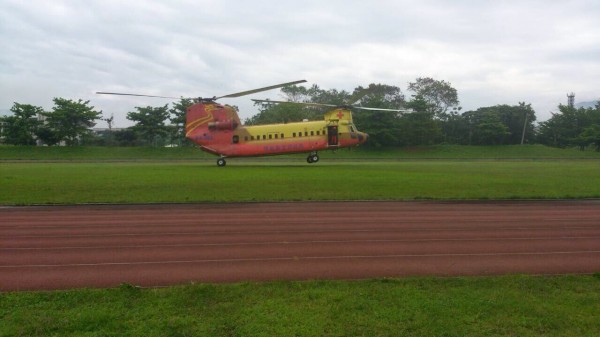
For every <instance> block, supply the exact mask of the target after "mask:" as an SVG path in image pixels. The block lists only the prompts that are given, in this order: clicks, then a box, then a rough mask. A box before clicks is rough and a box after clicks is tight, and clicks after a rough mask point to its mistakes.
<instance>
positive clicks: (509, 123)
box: [471, 102, 536, 144]
mask: <svg viewBox="0 0 600 337" xmlns="http://www.w3.org/2000/svg"><path fill="white" fill-rule="evenodd" d="M476 114H478V115H479V117H478V118H480V119H481V118H482V116H484V115H485V114H491V115H495V116H497V118H498V119H499V120H500V122H501V123H502V124H504V126H505V127H506V129H507V131H508V135H507V136H506V137H504V139H503V141H502V143H503V144H520V143H521V138H522V137H523V128H525V135H524V137H525V138H524V141H525V142H530V141H531V140H533V139H534V138H535V125H534V122H535V120H536V117H535V111H534V110H533V109H532V108H531V104H526V103H524V102H520V103H519V105H507V104H502V105H495V106H490V107H483V108H479V109H477V112H476ZM480 121H481V120H478V122H480ZM488 121H491V119H489V118H488ZM494 123H495V122H494ZM476 125H477V124H473V123H471V126H476ZM488 127H489V124H488Z"/></svg>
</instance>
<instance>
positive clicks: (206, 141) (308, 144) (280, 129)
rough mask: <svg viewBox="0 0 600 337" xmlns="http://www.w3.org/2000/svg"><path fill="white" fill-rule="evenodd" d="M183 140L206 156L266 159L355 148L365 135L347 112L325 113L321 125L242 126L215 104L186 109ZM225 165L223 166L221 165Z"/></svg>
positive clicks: (227, 110)
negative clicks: (192, 143)
mask: <svg viewBox="0 0 600 337" xmlns="http://www.w3.org/2000/svg"><path fill="white" fill-rule="evenodd" d="M186 137H187V138H188V139H189V140H191V141H192V142H194V143H195V144H197V145H198V146H199V147H200V148H201V149H202V150H204V151H206V152H210V153H213V154H215V155H219V156H221V157H223V158H224V157H247V156H268V155H279V154H287V153H300V152H309V153H311V154H312V155H313V158H314V160H312V161H311V157H310V156H309V158H308V161H309V163H310V162H316V161H318V156H316V152H317V151H322V150H332V149H338V148H346V147H352V146H357V145H360V144H362V143H364V142H365V141H366V140H367V138H368V135H367V134H366V133H364V132H360V131H358V130H357V129H356V127H355V126H354V124H353V122H352V113H351V111H350V110H347V109H343V108H339V109H334V110H332V111H329V112H327V113H326V114H325V115H324V119H323V120H321V121H303V122H294V123H282V124H266V125H253V126H242V125H241V123H240V120H239V117H238V115H237V113H236V112H235V110H234V109H233V108H232V107H230V106H227V105H220V104H217V103H214V102H210V103H203V102H201V103H196V104H194V105H192V106H191V107H190V108H189V109H188V113H187V121H186ZM223 163H224V162H223Z"/></svg>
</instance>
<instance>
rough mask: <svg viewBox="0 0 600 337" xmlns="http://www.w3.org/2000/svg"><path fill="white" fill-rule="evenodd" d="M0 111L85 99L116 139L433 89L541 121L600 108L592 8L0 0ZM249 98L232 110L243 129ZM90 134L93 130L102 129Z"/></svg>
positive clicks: (599, 41)
mask: <svg viewBox="0 0 600 337" xmlns="http://www.w3.org/2000/svg"><path fill="white" fill-rule="evenodd" d="M0 45H1V46H2V49H1V51H0V111H4V112H6V111H7V110H8V109H10V107H12V105H13V103H14V102H18V103H22V104H33V105H36V106H41V107H43V108H44V109H47V110H51V108H52V106H53V102H52V99H53V98H54V97H62V98H67V99H73V100H78V99H82V100H89V101H90V105H92V106H94V107H95V108H96V109H97V110H102V112H103V115H104V117H109V116H111V115H113V116H114V119H115V125H114V126H115V127H126V126H129V125H131V124H132V123H131V122H130V121H128V120H127V119H126V115H127V112H128V111H135V107H136V106H162V105H165V104H168V103H171V102H172V101H173V100H169V99H157V98H136V97H123V96H103V95H96V94H95V92H96V91H111V92H113V91H116V92H125V93H139V94H149V95H164V96H175V97H181V96H183V97H212V96H222V95H226V94H229V93H234V92H239V91H245V90H249V89H253V88H258V87H265V86H269V85H272V84H277V83H283V82H290V81H294V80H300V79H306V80H307V81H308V82H307V85H309V86H310V85H313V84H317V85H318V86H319V87H321V88H322V89H337V90H346V91H352V90H353V89H354V88H356V87H357V86H368V85H369V84H370V83H382V84H388V85H395V86H398V87H400V88H401V89H402V91H403V92H404V94H405V95H406V96H407V97H410V92H408V91H407V86H408V83H409V82H414V81H415V79H416V78H418V77H432V78H434V79H436V80H444V81H446V82H449V83H450V84H451V85H452V86H453V87H454V88H456V89H457V91H458V96H459V100H460V105H461V106H462V107H463V111H468V110H475V109H477V108H479V107H487V106H493V105H498V104H509V105H517V104H518V103H519V102H526V103H530V104H531V105H532V107H533V109H534V110H535V111H536V116H537V120H538V121H543V120H547V119H548V118H550V116H551V111H557V106H558V104H560V103H563V104H566V101H567V97H566V95H567V93H570V92H574V93H575V95H576V96H575V100H576V102H583V101H595V100H598V99H600V1H597V0H587V1H586V0H572V1H569V0H563V1H554V0H543V1H533V0H520V1H511V0H506V1H499V0H498V1H486V0H481V1H468V0H455V1H441V0H419V1H403V0H396V1H377V0H371V1H353V0H346V1H328V0H318V1H313V0H307V1H284V0H277V1H262V0H255V1H239V0H238V1H233V0H214V1H213V0H164V1H152V0H144V1H142V0H140V1H138V0H129V1H113V0H102V1H95V0H88V1H77V0H72V1H61V0H52V1H48V0H42V1H39V0H28V1H22V0H15V1H13V0H0ZM251 98H270V99H281V98H282V97H281V94H280V92H279V90H273V91H269V92H263V93H258V94H253V95H251V96H245V97H241V98H235V99H223V100H222V101H220V102H221V103H224V104H230V105H237V106H238V107H239V108H240V117H241V118H242V120H243V119H245V118H247V117H250V116H252V115H254V114H256V113H257V112H258V111H257V108H256V107H255V106H254V105H253V104H252V102H251V101H250V99H251ZM103 124H104V122H100V121H99V122H98V125H97V126H98V127H106V125H103Z"/></svg>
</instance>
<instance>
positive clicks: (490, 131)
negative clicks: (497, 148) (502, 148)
mask: <svg viewBox="0 0 600 337" xmlns="http://www.w3.org/2000/svg"><path fill="white" fill-rule="evenodd" d="M463 117H464V118H465V119H466V121H467V124H468V125H469V145H502V144H506V140H507V138H508V136H510V132H509V130H508V127H506V125H504V123H502V121H501V120H500V115H499V113H498V112H497V111H494V110H490V109H487V108H480V109H477V110H476V111H468V112H465V113H464V114H463Z"/></svg>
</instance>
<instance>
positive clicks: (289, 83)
mask: <svg viewBox="0 0 600 337" xmlns="http://www.w3.org/2000/svg"><path fill="white" fill-rule="evenodd" d="M304 82H306V80H299V81H294V82H288V83H281V84H276V85H271V86H268V87H264V88H258V89H253V90H247V91H241V92H236V93H233V94H229V95H225V96H219V97H216V98H215V99H219V98H227V97H240V96H246V95H250V94H254V93H257V92H261V91H267V90H272V89H277V88H281V87H285V86H288V85H293V84H298V83H304Z"/></svg>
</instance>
